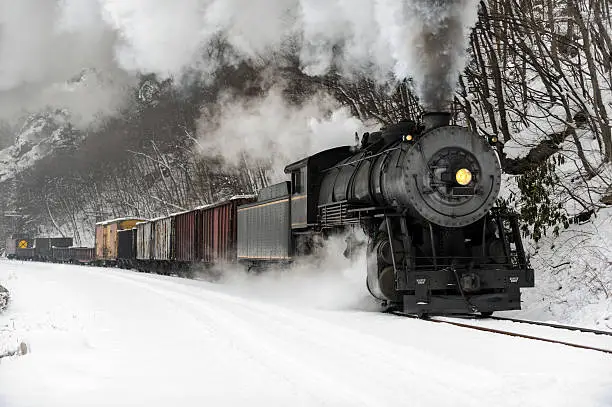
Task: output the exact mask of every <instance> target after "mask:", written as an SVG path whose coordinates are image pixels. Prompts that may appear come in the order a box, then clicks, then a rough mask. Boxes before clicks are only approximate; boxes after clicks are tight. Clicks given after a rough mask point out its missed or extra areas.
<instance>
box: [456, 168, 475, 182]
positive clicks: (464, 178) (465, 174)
mask: <svg viewBox="0 0 612 407" xmlns="http://www.w3.org/2000/svg"><path fill="white" fill-rule="evenodd" d="M455 180H456V181H457V184H459V185H462V186H466V185H467V184H469V183H470V182H472V173H471V172H470V170H468V169H467V168H462V169H460V170H459V171H457V172H456V173H455Z"/></svg>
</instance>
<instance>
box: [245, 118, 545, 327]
mask: <svg viewBox="0 0 612 407" xmlns="http://www.w3.org/2000/svg"><path fill="white" fill-rule="evenodd" d="M449 122H450V114H448V113H429V114H426V115H424V117H423V120H422V125H417V124H415V123H413V122H401V123H399V124H397V125H394V126H391V127H389V128H387V129H385V130H383V131H381V132H376V133H372V134H367V133H366V134H364V136H363V139H362V145H361V148H360V149H359V150H358V151H353V150H351V149H350V148H336V149H332V150H328V151H323V152H320V153H318V154H316V155H314V156H311V157H308V158H305V159H303V160H301V161H298V162H296V163H294V164H291V165H289V166H287V167H286V170H285V172H287V173H290V174H291V183H290V186H291V188H292V191H291V196H290V200H289V202H290V208H289V210H290V219H291V222H290V229H291V239H290V240H291V241H292V242H293V247H292V249H293V251H294V255H303V254H308V253H309V252H310V251H312V249H313V247H316V242H317V241H319V240H321V239H322V238H324V237H325V236H327V235H330V234H333V233H340V232H345V231H346V230H350V229H351V228H358V227H359V228H363V230H365V232H366V234H367V236H368V243H367V287H368V289H369V291H370V293H371V294H372V296H374V297H375V298H377V299H378V300H380V301H381V303H383V304H384V305H385V306H387V307H388V308H391V309H399V310H402V311H404V312H406V313H413V314H419V315H424V314H443V313H481V314H483V315H489V314H491V313H492V312H494V311H500V310H512V309H520V288H522V287H533V286H534V275H533V269H531V267H530V266H529V264H528V261H527V259H526V256H525V251H524V248H523V245H522V241H521V235H520V230H519V224H518V219H517V216H516V215H515V214H513V213H511V212H509V211H506V210H502V209H501V208H497V207H495V202H496V199H497V197H498V194H499V190H500V185H501V167H500V163H499V159H498V157H497V154H496V151H495V150H494V148H492V146H491V143H492V141H494V140H485V139H484V138H483V137H480V136H478V135H477V134H474V133H472V132H470V131H469V130H468V129H466V128H463V127H459V126H452V125H449ZM257 205H262V204H261V203H257V204H253V206H251V207H257ZM264 205H265V203H264ZM239 211H240V209H239ZM252 215H255V214H250V215H249V219H246V216H245V217H243V218H244V219H242V231H243V233H242V234H241V224H240V222H241V218H240V216H239V225H238V226H239V233H238V236H239V248H238V252H239V257H241V258H242V259H243V260H245V259H246V260H251V261H253V260H254V257H255V256H253V255H252V254H250V253H248V250H244V249H243V247H241V246H240V245H241V244H242V245H248V244H252V243H251V242H253V241H254V240H253V239H252V238H256V237H257V236H248V238H246V239H244V237H246V235H244V233H245V232H247V231H251V233H253V232H252V231H253V230H259V231H261V232H255V233H262V234H265V232H264V230H265V229H266V227H269V226H267V225H268V224H272V223H278V219H282V216H279V217H275V218H274V219H270V218H268V219H267V220H266V219H265V217H264V218H260V220H259V221H257V220H255V219H253V216H252ZM281 230H282V228H281ZM247 234H248V232H247ZM241 237H242V238H243V239H244V240H242V241H241ZM259 237H263V236H259ZM241 254H242V256H241ZM287 254H288V253H287Z"/></svg>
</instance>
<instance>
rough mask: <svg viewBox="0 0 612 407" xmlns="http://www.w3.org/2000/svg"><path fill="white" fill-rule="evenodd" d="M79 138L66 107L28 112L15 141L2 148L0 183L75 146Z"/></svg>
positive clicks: (0, 151) (0, 155) (0, 153)
mask: <svg viewBox="0 0 612 407" xmlns="http://www.w3.org/2000/svg"><path fill="white" fill-rule="evenodd" d="M79 140H80V136H79V133H78V132H77V131H75V130H74V129H73V128H72V126H71V125H70V123H69V121H68V115H67V114H66V112H64V111H61V110H58V111H54V112H51V113H39V114H34V115H31V116H29V117H28V118H27V119H26V120H25V123H24V124H23V126H22V127H21V129H20V130H19V132H18V133H17V134H16V135H15V139H14V143H13V144H12V145H11V146H9V147H7V148H5V149H3V150H0V185H1V184H3V183H5V182H6V181H10V180H11V179H12V178H14V177H15V176H17V175H18V174H20V173H21V172H23V171H24V170H26V169H29V168H31V167H32V166H34V165H35V164H36V163H37V162H38V161H40V160H41V159H43V158H46V157H48V156H51V155H52V154H53V153H54V152H56V151H58V150H60V149H69V148H74V147H75V146H76V145H77V143H78V142H79ZM0 188H1V187H0Z"/></svg>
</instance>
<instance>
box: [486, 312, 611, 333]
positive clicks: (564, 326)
mask: <svg viewBox="0 0 612 407" xmlns="http://www.w3.org/2000/svg"><path fill="white" fill-rule="evenodd" d="M483 319H493V320H496V321H509V322H516V323H519V324H529V325H538V326H547V327H550V328H556V329H565V330H567V331H578V332H588V333H592V334H595V335H607V336H612V332H611V331H601V330H598V329H589V328H580V327H577V326H571V325H562V324H551V323H549V322H540V321H528V320H525V319H516V318H506V317H494V316H490V317H488V318H483Z"/></svg>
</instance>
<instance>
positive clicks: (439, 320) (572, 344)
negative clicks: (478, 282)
mask: <svg viewBox="0 0 612 407" xmlns="http://www.w3.org/2000/svg"><path fill="white" fill-rule="evenodd" d="M391 313H392V314H394V315H398V316H402V317H408V318H414V319H422V320H423V321H428V322H435V323H438V324H448V325H454V326H458V327H461V328H466V329H474V330H476V331H482V332H491V333H494V334H498V335H506V336H513V337H516V338H525V339H531V340H534V341H541V342H548V343H554V344H558V345H564V346H570V347H573V348H578V349H585V350H592V351H596V352H602V353H607V354H610V355H612V350H611V349H603V348H596V347H593V346H587V345H580V344H578V343H573V342H565V341H559V340H556V339H548V338H542V337H539V336H533V335H527V334H521V333H518V332H511V331H503V330H501V329H494V328H487V327H484V326H477V325H470V324H464V323H462V322H456V321H448V320H442V319H435V317H433V318H432V317H430V318H419V317H417V316H415V315H410V314H404V313H402V312H398V311H392V312H391Z"/></svg>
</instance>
